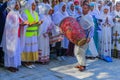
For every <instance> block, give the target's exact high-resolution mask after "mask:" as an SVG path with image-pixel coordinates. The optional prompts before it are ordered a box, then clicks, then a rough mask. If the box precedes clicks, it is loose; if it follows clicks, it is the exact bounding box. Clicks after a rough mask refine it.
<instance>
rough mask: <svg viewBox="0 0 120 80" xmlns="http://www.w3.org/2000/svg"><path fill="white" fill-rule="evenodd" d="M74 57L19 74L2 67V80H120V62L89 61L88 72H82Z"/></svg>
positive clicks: (24, 69) (25, 70)
mask: <svg viewBox="0 0 120 80" xmlns="http://www.w3.org/2000/svg"><path fill="white" fill-rule="evenodd" d="M76 62H77V61H76V59H75V58H74V57H66V61H64V62H59V61H57V60H51V62H50V64H48V65H41V64H35V65H36V68H34V69H28V68H26V67H24V66H22V67H21V68H20V71H19V72H16V73H12V72H9V71H7V70H6V69H4V68H1V67H0V80H120V60H118V59H114V60H113V62H112V63H107V62H105V61H102V60H98V59H96V60H88V61H87V70H86V71H85V72H80V71H78V70H77V69H76V68H74V66H75V65H76V64H77V63H76Z"/></svg>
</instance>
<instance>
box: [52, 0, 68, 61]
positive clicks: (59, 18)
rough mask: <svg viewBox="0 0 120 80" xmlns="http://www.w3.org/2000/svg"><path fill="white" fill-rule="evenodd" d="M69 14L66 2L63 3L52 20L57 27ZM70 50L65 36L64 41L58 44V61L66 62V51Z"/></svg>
mask: <svg viewBox="0 0 120 80" xmlns="http://www.w3.org/2000/svg"><path fill="white" fill-rule="evenodd" d="M67 16H68V14H67V12H66V4H65V3H64V2H61V3H60V4H59V10H58V11H57V12H56V13H54V14H53V15H52V20H53V22H54V24H55V25H56V26H59V24H60V22H61V21H62V20H63V19H64V18H65V17H67ZM67 48H68V40H67V38H66V37H65V36H64V35H63V40H62V41H61V42H57V43H56V52H57V59H58V60H59V61H62V60H65V58H64V56H65V51H66V50H64V49H67Z"/></svg>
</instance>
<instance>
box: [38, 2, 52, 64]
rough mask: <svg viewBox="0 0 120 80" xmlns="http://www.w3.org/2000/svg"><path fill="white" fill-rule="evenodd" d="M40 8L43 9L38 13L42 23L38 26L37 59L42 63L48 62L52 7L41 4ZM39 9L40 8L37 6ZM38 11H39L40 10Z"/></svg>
mask: <svg viewBox="0 0 120 80" xmlns="http://www.w3.org/2000/svg"><path fill="white" fill-rule="evenodd" d="M41 6H43V7H42V8H43V9H44V10H43V12H42V13H39V16H40V19H41V20H42V21H43V23H42V24H41V25H40V27H39V34H38V44H39V45H38V49H39V60H38V62H41V63H43V64H45V63H48V62H49V56H50V46H49V35H48V33H49V28H50V27H52V26H53V25H52V20H51V16H50V15H51V14H52V7H51V6H50V5H48V4H42V5H41ZM39 10H40V11H41V8H40V7H39ZM40 11H39V12H40Z"/></svg>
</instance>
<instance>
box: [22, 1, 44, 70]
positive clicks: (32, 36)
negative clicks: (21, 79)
mask: <svg viewBox="0 0 120 80" xmlns="http://www.w3.org/2000/svg"><path fill="white" fill-rule="evenodd" d="M35 10H36V4H35V1H34V0H28V1H27V3H26V5H25V8H24V11H23V14H22V17H23V19H24V20H25V21H27V22H28V26H27V28H26V33H25V47H24V50H23V53H22V56H21V58H22V62H23V64H24V65H25V66H26V67H28V68H30V69H31V68H34V67H35V65H33V63H34V62H35V61H38V40H37V36H38V27H39V25H40V24H41V23H42V21H40V20H39V16H38V13H37V12H36V11H35Z"/></svg>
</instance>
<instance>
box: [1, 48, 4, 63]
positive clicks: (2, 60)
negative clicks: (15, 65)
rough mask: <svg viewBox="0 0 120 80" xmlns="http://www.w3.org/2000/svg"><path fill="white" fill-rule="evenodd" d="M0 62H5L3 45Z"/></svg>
mask: <svg viewBox="0 0 120 80" xmlns="http://www.w3.org/2000/svg"><path fill="white" fill-rule="evenodd" d="M0 63H4V52H3V50H2V47H0Z"/></svg>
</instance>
